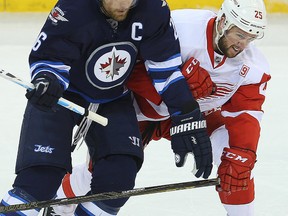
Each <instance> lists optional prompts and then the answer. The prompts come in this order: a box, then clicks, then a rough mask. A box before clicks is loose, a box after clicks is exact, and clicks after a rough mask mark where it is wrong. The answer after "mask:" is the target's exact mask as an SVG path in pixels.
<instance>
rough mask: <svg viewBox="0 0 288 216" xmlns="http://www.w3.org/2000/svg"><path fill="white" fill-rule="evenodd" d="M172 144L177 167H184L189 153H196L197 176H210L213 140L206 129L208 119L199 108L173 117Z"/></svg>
mask: <svg viewBox="0 0 288 216" xmlns="http://www.w3.org/2000/svg"><path fill="white" fill-rule="evenodd" d="M171 119H172V127H171V129H170V135H171V145H172V149H173V152H174V153H175V163H176V166H177V167H182V166H183V165H184V163H185V160H186V157H187V154H188V153H193V154H194V159H195V164H196V171H195V173H194V174H195V176H196V177H197V178H199V177H201V176H202V177H203V178H205V179H206V178H208V177H209V175H210V174H211V170H212V148H211V141H210V138H209V136H208V134H207V131H206V121H205V120H204V118H203V116H202V114H201V112H200V110H199V108H196V109H195V110H194V111H192V112H191V113H188V114H184V115H175V116H172V117H171Z"/></svg>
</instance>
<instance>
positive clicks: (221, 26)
mask: <svg viewBox="0 0 288 216" xmlns="http://www.w3.org/2000/svg"><path fill="white" fill-rule="evenodd" d="M225 21H226V16H225V14H223V15H222V16H221V18H220V20H219V22H218V23H217V29H218V32H219V33H220V35H222V33H223V32H222V31H223V29H224V27H225Z"/></svg>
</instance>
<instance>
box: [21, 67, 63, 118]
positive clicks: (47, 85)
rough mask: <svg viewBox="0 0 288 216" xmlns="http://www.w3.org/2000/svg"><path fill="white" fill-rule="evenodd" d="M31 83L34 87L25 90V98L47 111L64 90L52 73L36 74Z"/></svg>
mask: <svg viewBox="0 0 288 216" xmlns="http://www.w3.org/2000/svg"><path fill="white" fill-rule="evenodd" d="M32 83H33V84H34V86H35V89H33V90H31V91H27V93H26V95H25V96H26V98H27V99H28V100H29V102H30V103H32V104H33V105H34V106H35V107H37V108H38V109H40V110H42V111H45V112H48V111H51V110H52V108H53V107H54V106H55V105H56V104H57V102H58V100H59V98H60V97H62V95H63V92H64V87H63V86H62V85H61V84H60V82H59V80H58V79H57V77H56V76H55V75H53V74H52V73H49V72H47V73H44V74H41V75H38V76H36V77H35V78H34V79H33V80H32Z"/></svg>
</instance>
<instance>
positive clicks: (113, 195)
mask: <svg viewBox="0 0 288 216" xmlns="http://www.w3.org/2000/svg"><path fill="white" fill-rule="evenodd" d="M218 184H219V179H217V178H214V179H207V180H199V181H189V182H182V183H173V184H166V185H158V186H152V187H143V188H135V189H132V190H127V191H119V192H116V191H112V192H104V193H99V194H92V195H87V196H77V197H72V198H63V199H55V200H46V201H39V202H38V201H36V202H31V203H26V204H16V205H10V206H0V213H6V212H13V211H21V210H29V209H35V208H45V207H49V206H55V205H67V204H79V203H84V202H92V201H97V200H109V199H118V198H123V197H131V196H139V195H148V194H156V193H163V192H172V191H177V190H185V189H193V188H200V187H207V186H213V185H218Z"/></svg>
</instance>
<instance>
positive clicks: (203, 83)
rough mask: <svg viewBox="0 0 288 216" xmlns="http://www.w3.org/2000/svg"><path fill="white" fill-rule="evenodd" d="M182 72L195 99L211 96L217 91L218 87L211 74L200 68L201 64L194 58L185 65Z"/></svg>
mask: <svg viewBox="0 0 288 216" xmlns="http://www.w3.org/2000/svg"><path fill="white" fill-rule="evenodd" d="M181 72H182V74H183V76H184V77H185V79H186V81H187V83H188V86H189V88H190V90H191V92H192V94H193V97H194V98H195V99H198V98H201V97H206V96H209V95H210V94H211V93H213V92H215V91H216V85H215V84H214V83H213V82H212V80H211V77H210V75H209V73H208V72H207V71H206V70H205V69H204V68H202V67H200V62H199V61H198V60H197V59H195V58H194V57H191V58H190V59H188V60H187V61H186V62H185V63H184V65H183V66H182V69H181Z"/></svg>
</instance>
